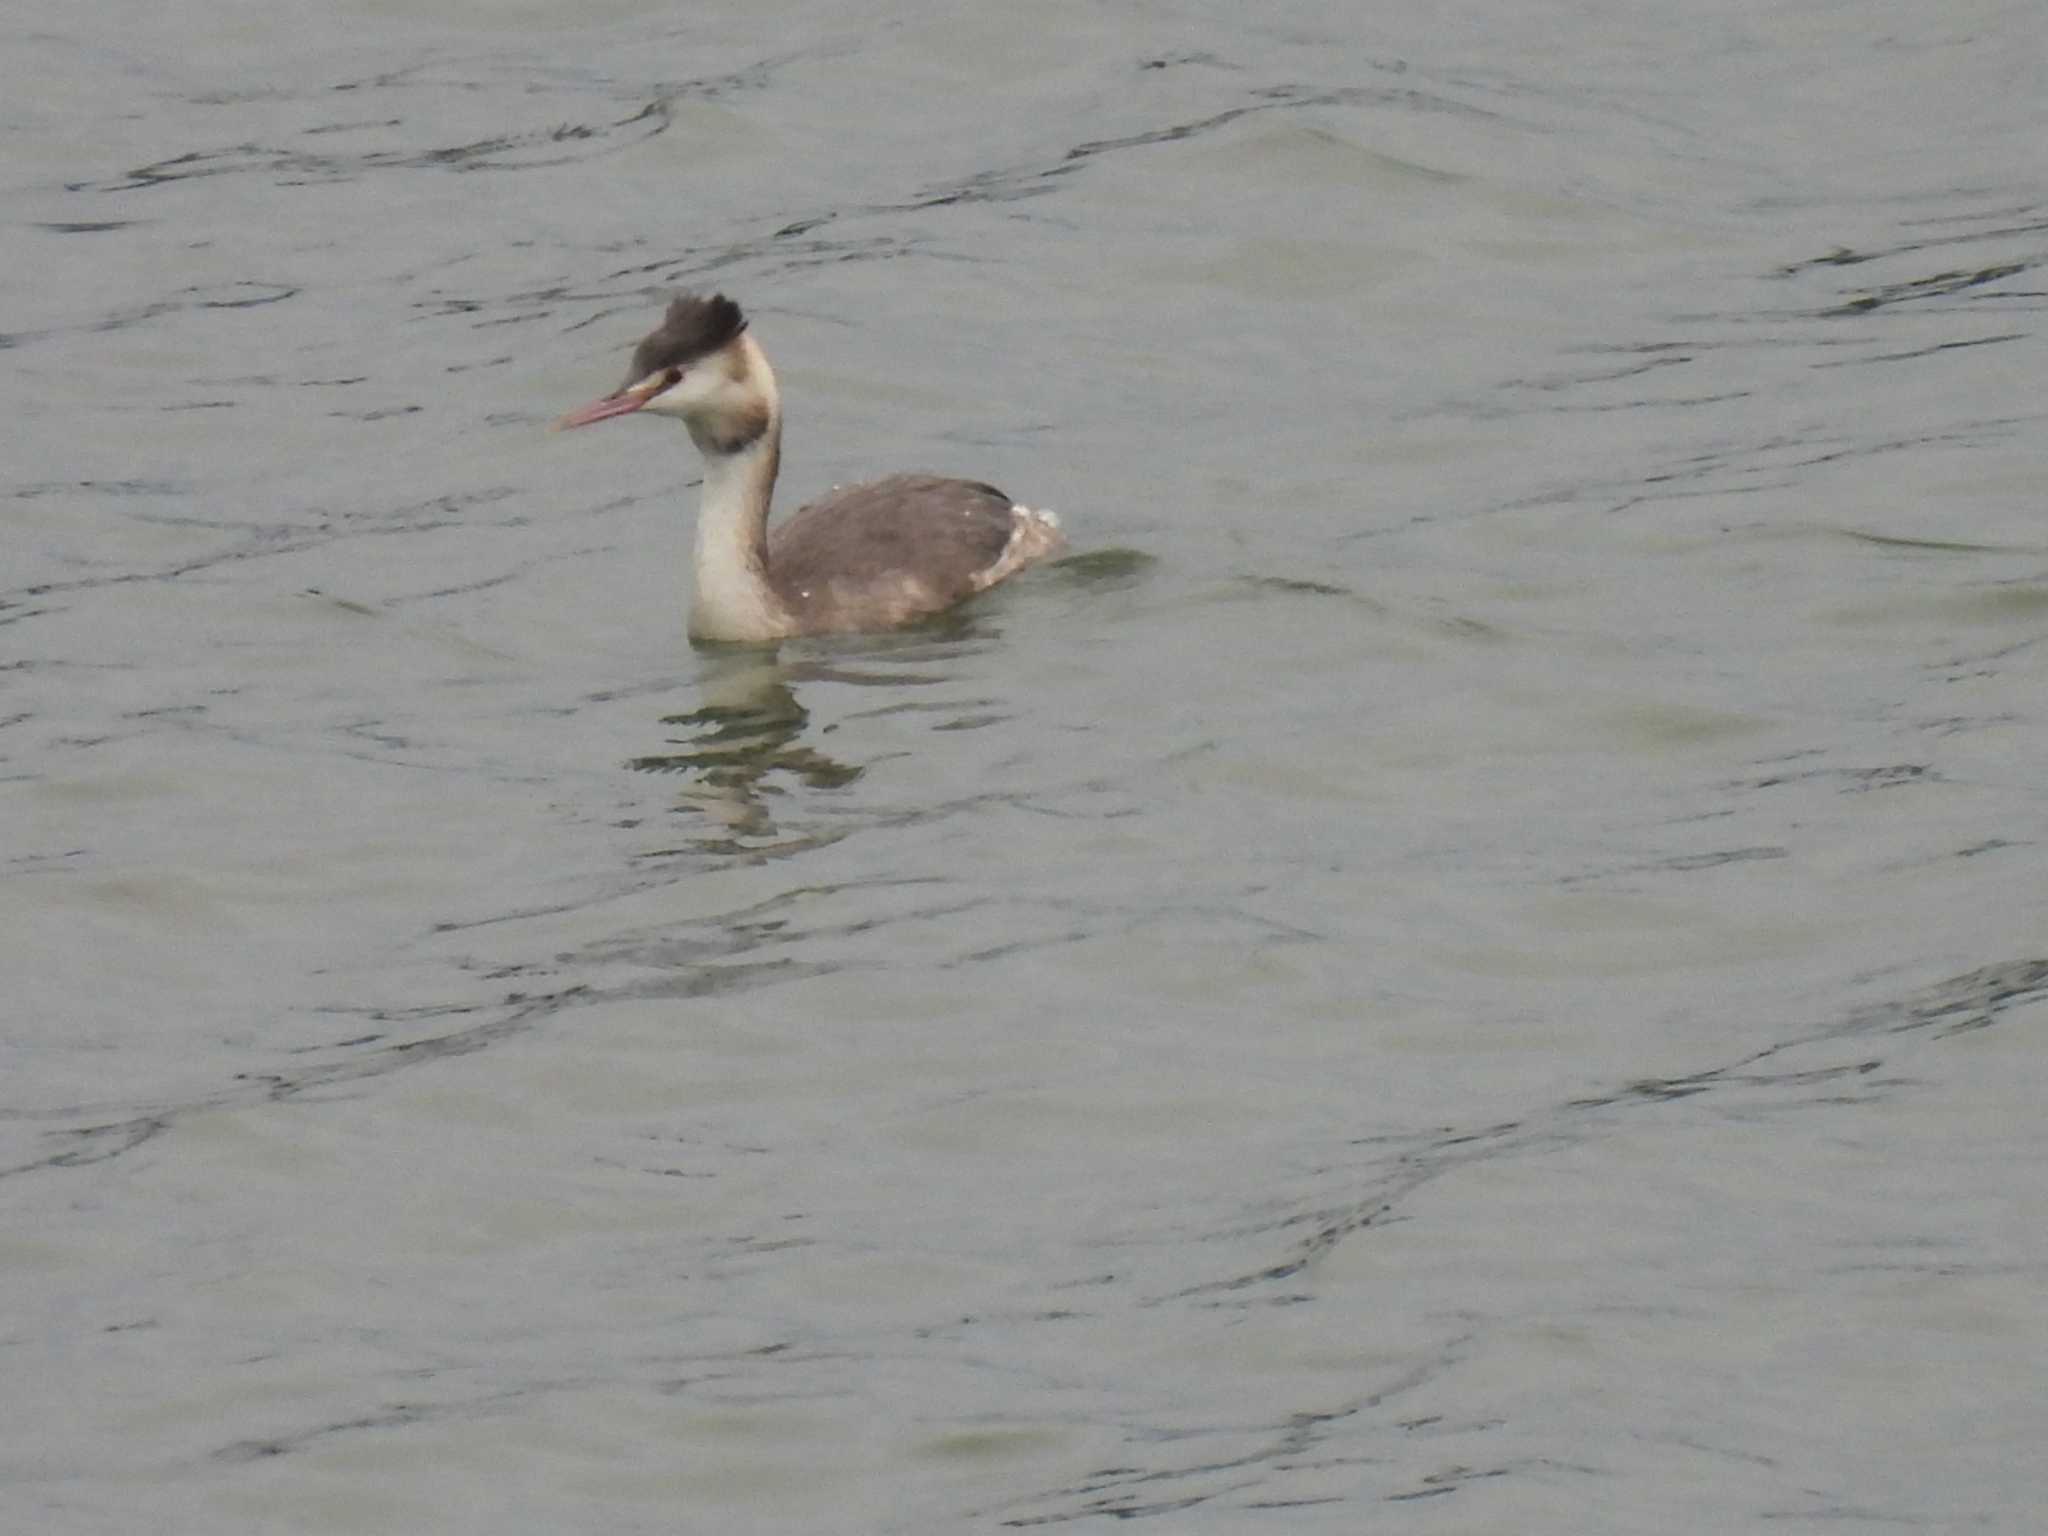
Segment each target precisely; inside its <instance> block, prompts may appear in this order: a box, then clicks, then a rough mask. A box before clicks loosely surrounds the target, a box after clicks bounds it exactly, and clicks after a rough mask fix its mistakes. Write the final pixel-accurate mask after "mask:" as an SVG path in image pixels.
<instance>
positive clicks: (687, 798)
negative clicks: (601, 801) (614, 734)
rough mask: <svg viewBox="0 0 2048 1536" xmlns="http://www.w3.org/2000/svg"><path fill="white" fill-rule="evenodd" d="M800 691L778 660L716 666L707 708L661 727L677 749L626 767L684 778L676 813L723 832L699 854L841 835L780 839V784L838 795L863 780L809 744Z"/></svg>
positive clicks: (761, 849) (800, 844)
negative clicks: (776, 812)
mask: <svg viewBox="0 0 2048 1536" xmlns="http://www.w3.org/2000/svg"><path fill="white" fill-rule="evenodd" d="M792 684H793V678H792V673H791V669H790V668H789V667H788V666H787V665H785V664H784V663H782V662H781V661H779V660H777V659H776V658H775V657H774V656H772V655H770V656H763V655H761V654H760V653H758V652H756V653H752V654H749V655H744V656H742V655H733V656H730V657H720V658H716V659H714V660H713V661H711V662H710V663H709V664H708V665H707V667H706V668H705V671H704V675H703V677H702V679H701V682H700V687H699V692H700V694H701V696H702V698H703V701H704V702H703V703H702V704H701V705H699V706H698V707H697V708H696V709H693V710H691V711H690V712H689V713H688V714H681V715H667V716H664V717H663V719H662V722H661V723H662V725H663V726H664V727H666V728H667V730H668V731H669V732H670V733H671V735H670V741H671V744H672V745H673V747H674V750H673V751H668V752H657V753H651V754H649V755H648V756H645V757H635V758H629V759H628V760H627V766H628V767H630V768H635V769H638V770H639V771H640V772H642V773H669V774H678V775H682V776H683V777H684V780H685V782H684V784H683V787H682V788H681V789H680V790H679V792H678V793H677V796H676V808H677V809H678V810H680V811H683V812H686V813H690V812H694V813H696V814H697V815H701V816H702V817H703V818H704V819H705V820H706V821H707V822H709V823H711V824H712V825H713V826H715V827H716V828H717V829H718V834H719V835H717V836H715V837H712V838H708V839H706V838H698V839H695V840H693V846H694V847H695V848H696V849H697V850H699V851H702V852H728V853H742V852H744V853H752V854H757V855H759V854H769V855H772V854H776V853H781V852H794V851H796V850H798V849H800V848H809V847H816V846H818V845H820V844H821V843H827V842H832V841H834V840H835V839H836V837H837V836H838V834H837V833H826V834H824V835H822V836H815V835H814V836H803V837H795V838H789V839H782V840H780V841H778V839H779V838H780V832H779V829H778V828H777V827H776V824H775V819H774V817H773V816H772V815H771V814H770V812H769V801H770V800H771V799H772V798H773V797H775V796H777V795H779V794H781V793H784V791H783V790H782V789H780V788H779V787H778V786H777V785H776V783H775V782H774V781H775V780H776V779H777V778H778V777H783V776H786V777H789V778H792V779H794V780H795V781H796V782H797V783H799V784H801V785H802V786H804V787H805V788H807V789H837V788H839V787H840V786H842V785H845V784H850V783H852V782H853V781H854V780H855V779H857V778H859V777H860V774H861V770H860V769H859V768H858V767H856V766H854V765H852V764H849V763H842V762H839V761H837V760H835V759H834V758H832V757H830V756H829V755H827V754H826V753H824V752H821V751H819V750H818V749H817V748H816V747H815V746H813V745H811V744H810V743H808V742H806V741H805V740H804V739H803V736H804V729H805V727H806V726H807V725H808V724H809V723H810V714H809V712H808V711H807V710H805V708H804V707H803V705H802V704H800V703H798V702H797V696H796V689H795V687H794V686H792ZM760 839H767V840H768V841H767V842H766V843H763V842H761V841H758V840H760Z"/></svg>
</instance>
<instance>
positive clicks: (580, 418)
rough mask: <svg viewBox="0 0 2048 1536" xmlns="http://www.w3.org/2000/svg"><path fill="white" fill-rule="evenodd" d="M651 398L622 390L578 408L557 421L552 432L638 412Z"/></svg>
mask: <svg viewBox="0 0 2048 1536" xmlns="http://www.w3.org/2000/svg"><path fill="white" fill-rule="evenodd" d="M652 398H653V396H652V395H651V394H646V393H636V392H635V391H633V390H630V389H622V390H620V391H619V392H618V393H617V394H616V395H606V396H605V397H604V398H603V399H602V400H593V401H591V402H590V404H588V405H583V406H578V407H577V408H576V409H575V410H573V411H571V412H570V413H569V414H568V415H566V416H564V417H562V418H561V419H560V420H558V421H557V422H556V423H555V425H554V430H555V431H557V432H561V431H565V430H567V429H568V428H570V427H587V426H589V425H590V424H591V423H592V422H593V421H604V420H606V419H608V418H610V417H613V416H624V415H626V414H627V413H628V412H631V411H637V410H639V409H640V407H641V406H643V405H645V404H646V403H647V402H648V401H649V400H651V399H652Z"/></svg>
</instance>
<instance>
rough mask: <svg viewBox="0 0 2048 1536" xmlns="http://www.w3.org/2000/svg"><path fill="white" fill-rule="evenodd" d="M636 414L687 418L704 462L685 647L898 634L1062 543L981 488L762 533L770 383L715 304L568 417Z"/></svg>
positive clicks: (579, 422) (696, 300)
mask: <svg viewBox="0 0 2048 1536" xmlns="http://www.w3.org/2000/svg"><path fill="white" fill-rule="evenodd" d="M630 411H658V412H660V413H661V414H662V415H664V416H680V417H681V418H682V420H683V425H684V426H686V427H688V428H689V429H690V439H691V441H692V442H694V443H695V444H696V445H697V451H698V452H699V453H700V454H702V455H703V456H704V492H703V498H702V501H701V504H700V505H699V508H698V511H697V549H696V562H695V573H696V584H697V592H696V601H695V602H694V603H693V604H692V606H691V609H690V638H691V639H693V640H736V641H745V642H756V643H758V642H761V641H768V640H780V639H783V638H785V637H787V636H790V635H816V634H830V633H833V632H837V631H847V630H863V629H892V628H894V627H896V626H897V625H899V624H908V623H911V622H913V621H914V620H917V619H921V618H925V617H927V616H928V615H930V614H934V613H938V612H940V611H941V610H943V609H946V608H950V607H952V606H953V605H954V604H955V603H957V602H960V601H961V600H963V599H965V598H968V597H972V596H973V595H974V594H975V593H977V592H980V591H983V590H985V589H986V588H989V587H992V586H994V585H995V584H996V583H997V582H999V581H1001V580H1002V579H1003V578H1004V577H1006V576H1009V575H1011V574H1013V573H1015V572H1017V571H1020V570H1022V569H1023V568H1024V567H1025V566H1027V565H1030V564H1031V563H1032V562H1033V561H1036V560H1041V559H1044V558H1045V557H1046V556H1047V555H1051V554H1056V553H1058V551H1059V550H1060V549H1061V548H1063V547H1064V545H1065V543H1066V540H1065V539H1064V537H1063V536H1062V535H1061V533H1060V525H1059V519H1058V518H1057V517H1055V516H1054V515H1053V514H1052V513H1050V512H1035V511H1033V510H1032V509H1031V508H1029V507H1026V506H1021V505H1019V504H1018V503H1015V502H1013V501H1011V500H1010V498H1009V497H1007V496H1005V495H1004V494H1003V493H1002V492H1001V491H999V490H997V489H996V488H995V487H994V486H992V485H984V484H982V483H981V482H980V481H978V480H947V479H942V478H940V477H939V476H937V475H891V476H889V478H888V479H886V480H871V481H869V482H867V483H866V484H865V485H854V486H848V487H847V488H846V489H844V490H838V491H834V492H833V493H832V494H831V495H829V496H827V497H825V498H824V499H823V500H821V501H815V502H813V503H811V505H809V506H807V507H805V508H803V509H802V510H801V511H799V512H796V513H793V514H792V515H791V516H789V517H788V518H785V519H784V520H783V521H782V522H780V523H778V524H777V525H776V526H775V528H774V530H773V531H772V532H771V531H770V530H769V528H768V501H769V498H770V496H772V495H773V494H774V491H775V471H776V467H777V465H778V464H779V463H780V462H781V457H782V404H781V398H780V396H778V395H777V393H776V390H775V373H774V370H772V369H771V368H769V366H768V359H767V358H766V357H765V356H763V355H762V352H761V348H760V347H759V345H757V344H756V342H755V341H754V338H753V337H752V336H750V335H748V334H747V320H746V316H745V315H743V314H741V313H740V307H739V305H737V304H735V303H734V302H733V301H732V300H731V299H728V298H727V297H725V295H724V294H717V295H714V296H713V297H711V298H708V299H706V298H700V297H698V296H696V295H694V294H684V295H682V296H681V297H679V298H678V299H676V300H675V302H674V303H672V304H670V305H669V307H668V314H667V315H666V316H665V317H664V318H663V320H662V322H661V329H659V330H658V331H655V332H654V333H653V334H652V335H650V336H648V337H646V338H645V339H644V340H642V341H641V343H640V345H639V346H637V347H635V348H634V349H633V367H632V370H631V371H630V372H629V373H627V375H626V382H625V383H624V384H622V385H620V386H619V387H618V388H617V389H616V390H614V391H613V392H612V393H611V394H609V395H606V396H605V397H604V398H603V399H602V400H593V401H592V402H591V403H590V404H589V405H586V406H584V407H583V408H582V409H581V410H575V411H571V412H570V413H569V414H568V415H566V416H564V417H563V418H562V419H561V420H560V421H558V422H556V423H555V425H556V426H557V427H583V426H588V425H589V424H590V423H591V422H594V421H604V420H607V419H609V418H610V417H613V416H624V415H626V414H627V413H628V412H630Z"/></svg>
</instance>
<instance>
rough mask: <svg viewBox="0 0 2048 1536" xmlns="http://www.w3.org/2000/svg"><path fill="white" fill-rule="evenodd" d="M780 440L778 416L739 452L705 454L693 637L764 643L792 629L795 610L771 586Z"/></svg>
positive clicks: (699, 509) (699, 503)
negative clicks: (771, 522)
mask: <svg viewBox="0 0 2048 1536" xmlns="http://www.w3.org/2000/svg"><path fill="white" fill-rule="evenodd" d="M781 440H782V428H781V425H780V423H773V422H772V423H771V424H770V426H769V428H768V430H767V431H765V432H763V433H762V434H761V435H760V436H759V437H757V438H755V439H754V441H753V442H752V443H750V444H748V445H747V446H746V447H745V448H742V449H741V450H740V451H739V452H738V453H716V454H714V453H707V454H706V455H705V456H704V491H703V495H702V497H701V498H700V499H699V502H698V506H697V547H696V557H695V562H694V573H695V577H696V595H695V598H694V600H693V601H692V603H691V605H690V636H691V638H692V639H696V640H753V641H758V640H774V639H778V638H780V637H781V636H783V635H786V634H788V633H790V628H791V625H790V619H789V615H788V614H787V613H786V612H785V611H784V609H783V606H782V604H781V603H780V602H779V601H777V600H776V597H775V591H774V589H773V588H772V587H771V586H769V584H768V502H769V499H770V497H771V496H772V495H773V494H774V491H775V471H776V467H777V464H778V461H779V460H780V457H781Z"/></svg>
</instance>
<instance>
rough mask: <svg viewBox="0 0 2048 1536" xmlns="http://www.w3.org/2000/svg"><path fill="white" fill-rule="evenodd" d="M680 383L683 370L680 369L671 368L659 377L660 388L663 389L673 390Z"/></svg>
mask: <svg viewBox="0 0 2048 1536" xmlns="http://www.w3.org/2000/svg"><path fill="white" fill-rule="evenodd" d="M682 382H683V370H682V369H680V368H671V369H669V370H668V372H666V373H664V374H663V375H662V376H661V387H662V388H663V389H674V388H675V387H676V386H677V385H678V384H680V383H682Z"/></svg>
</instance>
